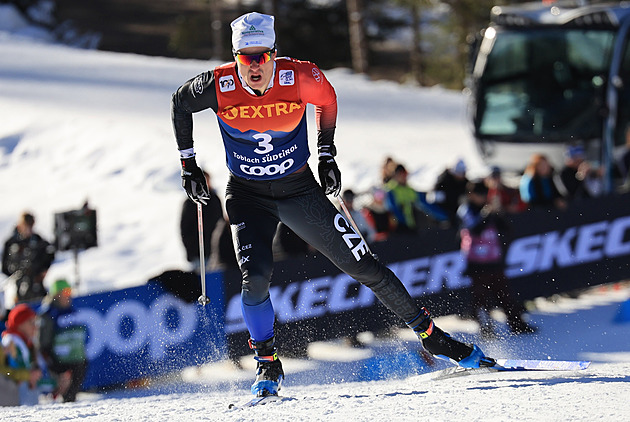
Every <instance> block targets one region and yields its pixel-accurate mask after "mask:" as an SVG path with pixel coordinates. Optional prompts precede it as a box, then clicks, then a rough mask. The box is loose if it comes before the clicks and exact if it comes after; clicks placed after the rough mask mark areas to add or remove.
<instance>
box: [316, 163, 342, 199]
mask: <svg viewBox="0 0 630 422" xmlns="http://www.w3.org/2000/svg"><path fill="white" fill-rule="evenodd" d="M317 170H318V171H319V182H320V183H321V185H322V188H323V189H324V193H325V194H326V195H330V194H331V193H332V194H333V195H335V196H337V195H339V192H340V191H341V172H340V171H339V167H337V163H336V162H335V157H333V156H332V155H320V156H319V164H318V166H317Z"/></svg>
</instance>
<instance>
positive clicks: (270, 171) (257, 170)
mask: <svg viewBox="0 0 630 422" xmlns="http://www.w3.org/2000/svg"><path fill="white" fill-rule="evenodd" d="M293 163H294V161H293V158H289V159H288V160H284V161H283V162H281V163H280V164H270V165H268V166H249V165H247V164H241V171H242V172H243V173H245V174H247V175H249V176H257V177H262V176H274V175H276V174H284V173H285V172H286V171H287V170H289V169H290V168H291V167H292V166H293Z"/></svg>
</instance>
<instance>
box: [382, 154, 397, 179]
mask: <svg viewBox="0 0 630 422" xmlns="http://www.w3.org/2000/svg"><path fill="white" fill-rule="evenodd" d="M397 165H398V164H397V163H396V161H394V159H393V158H392V157H385V161H384V162H383V167H382V168H381V181H382V183H383V185H385V184H387V182H389V181H390V180H391V179H392V178H393V177H394V172H395V171H396V166H397Z"/></svg>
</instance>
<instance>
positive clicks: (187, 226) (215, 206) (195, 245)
mask: <svg viewBox="0 0 630 422" xmlns="http://www.w3.org/2000/svg"><path fill="white" fill-rule="evenodd" d="M203 174H204V176H205V177H206V183H207V185H208V192H209V194H210V195H209V198H208V199H206V205H203V206H202V210H203V241H204V256H205V258H206V262H207V261H208V258H210V255H211V253H212V232H213V231H214V228H215V227H216V225H217V222H219V221H221V220H222V219H223V207H222V205H221V200H220V199H219V197H218V196H217V193H216V191H215V190H214V189H213V188H212V185H211V184H210V174H209V173H208V172H206V171H203ZM198 230H199V228H198V225H197V204H196V203H195V202H194V201H192V200H191V199H190V198H186V201H184V205H183V207H182V215H181V220H180V231H181V237H182V242H183V243H184V248H185V249H186V259H187V260H188V262H190V263H191V264H192V265H193V271H195V272H198V271H199V268H200V262H199V232H198Z"/></svg>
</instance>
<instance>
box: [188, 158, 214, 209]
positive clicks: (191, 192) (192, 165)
mask: <svg viewBox="0 0 630 422" xmlns="http://www.w3.org/2000/svg"><path fill="white" fill-rule="evenodd" d="M182 187H183V188H184V189H185V190H186V194H187V195H188V197H189V198H190V199H192V200H193V201H195V202H196V203H198V204H203V205H206V200H207V199H210V192H209V191H208V185H207V184H206V176H204V174H203V171H201V169H200V168H199V166H198V165H197V162H196V161H195V157H190V158H182Z"/></svg>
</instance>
